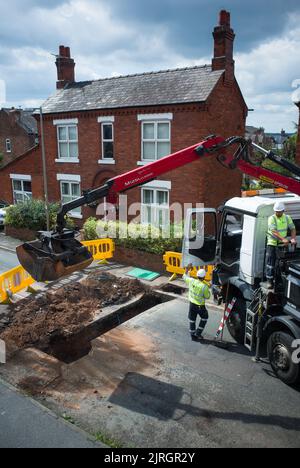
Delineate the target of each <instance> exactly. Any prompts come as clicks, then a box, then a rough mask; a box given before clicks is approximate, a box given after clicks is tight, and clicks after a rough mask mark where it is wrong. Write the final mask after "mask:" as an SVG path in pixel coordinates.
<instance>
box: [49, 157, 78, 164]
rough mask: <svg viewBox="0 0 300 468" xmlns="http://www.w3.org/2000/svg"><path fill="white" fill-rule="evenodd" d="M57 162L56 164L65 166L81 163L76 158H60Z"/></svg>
mask: <svg viewBox="0 0 300 468" xmlns="http://www.w3.org/2000/svg"><path fill="white" fill-rule="evenodd" d="M55 162H56V163H60V164H62V163H64V164H79V163H80V161H79V159H76V158H59V159H55Z"/></svg>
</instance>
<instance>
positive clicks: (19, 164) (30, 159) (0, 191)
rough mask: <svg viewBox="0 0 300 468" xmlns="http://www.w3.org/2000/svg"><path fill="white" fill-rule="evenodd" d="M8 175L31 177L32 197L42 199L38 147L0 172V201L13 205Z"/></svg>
mask: <svg viewBox="0 0 300 468" xmlns="http://www.w3.org/2000/svg"><path fill="white" fill-rule="evenodd" d="M10 174H23V175H31V177H32V194H33V197H34V198H42V197H43V178H42V175H41V174H42V164H41V156H40V151H39V147H38V148H36V149H33V150H30V151H28V152H27V153H25V154H24V155H23V156H21V157H20V158H18V159H17V160H15V161H13V162H12V163H10V164H9V165H7V166H6V167H4V168H3V169H1V170H0V199H1V200H5V201H7V202H8V203H13V193H12V182H11V179H10Z"/></svg>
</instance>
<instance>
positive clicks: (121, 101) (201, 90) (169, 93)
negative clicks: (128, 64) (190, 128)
mask: <svg viewBox="0 0 300 468" xmlns="http://www.w3.org/2000/svg"><path fill="white" fill-rule="evenodd" d="M223 73H224V71H223V70H220V71H212V68H211V66H208V65H205V66H202V67H200V66H197V67H190V68H182V69H176V70H166V71H159V72H152V73H143V74H139V75H128V76H120V77H116V78H106V79H101V80H96V81H83V82H79V83H71V84H68V85H66V87H65V88H64V89H62V90H58V91H57V92H56V94H55V95H54V96H51V97H50V98H49V99H47V101H46V102H45V103H44V104H43V112H44V113H45V114H52V113H57V112H72V111H87V110H96V109H114V108H125V107H144V106H153V105H164V104H165V105H167V104H183V103H192V102H205V101H206V100H207V98H208V97H209V95H210V94H211V92H212V91H213V89H214V88H215V86H216V84H217V83H218V81H219V79H220V77H221V76H222V75H223Z"/></svg>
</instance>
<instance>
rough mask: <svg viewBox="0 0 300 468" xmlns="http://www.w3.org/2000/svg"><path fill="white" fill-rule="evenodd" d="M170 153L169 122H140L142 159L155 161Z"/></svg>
mask: <svg viewBox="0 0 300 468" xmlns="http://www.w3.org/2000/svg"><path fill="white" fill-rule="evenodd" d="M170 153H171V124H170V122H142V160H143V161H155V160H157V159H160V158H163V157H164V156H168V155H169V154H170Z"/></svg>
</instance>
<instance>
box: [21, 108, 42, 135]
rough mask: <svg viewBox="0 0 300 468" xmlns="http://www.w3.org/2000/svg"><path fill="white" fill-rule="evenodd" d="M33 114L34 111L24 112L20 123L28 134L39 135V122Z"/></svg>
mask: <svg viewBox="0 0 300 468" xmlns="http://www.w3.org/2000/svg"><path fill="white" fill-rule="evenodd" d="M33 112H34V109H30V110H24V111H22V112H21V117H20V122H19V123H20V125H21V126H22V127H23V128H24V130H26V131H27V133H31V134H33V135H37V133H38V127H37V121H36V120H35V118H34V117H33V115H32V114H33Z"/></svg>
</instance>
